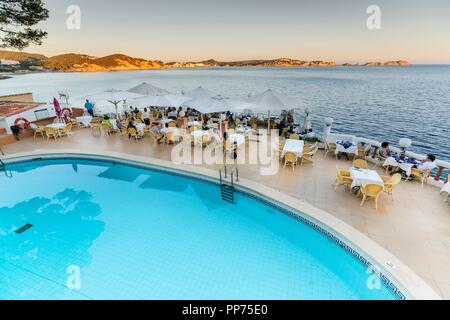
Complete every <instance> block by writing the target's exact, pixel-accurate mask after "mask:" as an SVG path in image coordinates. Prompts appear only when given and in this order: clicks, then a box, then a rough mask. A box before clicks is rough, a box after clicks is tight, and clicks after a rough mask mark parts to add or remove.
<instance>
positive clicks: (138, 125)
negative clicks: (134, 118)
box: [135, 123, 145, 134]
mask: <svg viewBox="0 0 450 320" xmlns="http://www.w3.org/2000/svg"><path fill="white" fill-rule="evenodd" d="M135 126H136V130H137V131H138V132H139V133H140V134H144V131H145V124H144V123H136V124H135Z"/></svg>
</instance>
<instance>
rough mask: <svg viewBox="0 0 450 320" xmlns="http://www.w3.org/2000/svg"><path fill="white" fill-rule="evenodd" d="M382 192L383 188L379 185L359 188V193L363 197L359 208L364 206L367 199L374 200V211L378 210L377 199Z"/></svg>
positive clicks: (367, 185)
mask: <svg viewBox="0 0 450 320" xmlns="http://www.w3.org/2000/svg"><path fill="white" fill-rule="evenodd" d="M383 190H384V188H383V187H382V186H380V185H379V184H366V185H365V186H361V189H360V192H361V194H362V195H363V199H362V201H361V207H362V206H363V205H364V202H365V201H366V200H367V199H374V201H375V209H378V198H379V197H380V194H381V193H382V192H383Z"/></svg>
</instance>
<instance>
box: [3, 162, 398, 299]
mask: <svg viewBox="0 0 450 320" xmlns="http://www.w3.org/2000/svg"><path fill="white" fill-rule="evenodd" d="M8 170H9V171H10V172H11V175H12V177H7V176H6V175H4V174H1V175H0V194H1V195H2V200H1V203H0V244H1V245H0V298H1V299H399V298H403V296H402V294H401V293H400V292H399V291H396V290H393V289H392V286H389V285H386V284H385V282H383V281H382V282H381V285H380V286H376V285H375V286H373V285H370V284H373V281H371V279H370V278H371V277H372V276H373V275H372V274H371V273H370V272H368V270H367V269H368V267H367V265H366V264H365V263H362V262H361V261H360V260H359V259H357V258H356V257H355V252H353V254H352V253H351V250H344V249H343V248H342V245H339V243H338V242H337V241H336V239H333V237H330V236H326V235H325V234H324V233H323V232H320V230H319V229H320V228H318V227H317V226H316V225H314V224H312V223H307V221H305V220H302V219H297V218H294V217H293V216H292V215H291V214H288V212H286V211H285V210H284V209H282V208H279V207H276V206H272V205H270V204H269V203H267V202H266V201H263V199H260V198H257V197H255V196H252V195H250V194H247V193H240V192H238V193H237V194H236V202H237V203H236V204H234V205H233V204H229V203H227V202H223V201H222V200H221V199H220V189H219V187H218V186H217V185H216V184H214V183H211V182H207V181H204V180H200V179H195V178H192V177H188V176H183V175H179V174H171V173H167V172H163V171H159V170H156V169H149V168H144V167H138V166H131V165H128V164H125V163H118V162H111V161H106V160H88V159H76V158H73V159H72V158H65V159H64V158H63V159H51V160H34V161H24V162H18V163H13V164H9V165H8ZM305 222H306V223H305ZM356 255H357V254H356ZM74 276H76V281H75V283H76V284H78V286H76V288H73V287H70V285H71V284H72V285H73V283H74V282H73V281H72V280H73V279H74V278H73V277H74ZM69 279H70V281H69V283H68V280H69ZM372 280H373V279H372ZM368 283H369V285H368ZM68 284H69V286H68Z"/></svg>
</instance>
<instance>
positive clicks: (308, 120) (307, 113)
mask: <svg viewBox="0 0 450 320" xmlns="http://www.w3.org/2000/svg"><path fill="white" fill-rule="evenodd" d="M302 129H303V130H305V131H306V132H308V131H309V130H310V129H312V125H311V110H310V109H309V108H306V109H305V121H304V122H303V128H302Z"/></svg>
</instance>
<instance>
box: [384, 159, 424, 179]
mask: <svg viewBox="0 0 450 320" xmlns="http://www.w3.org/2000/svg"><path fill="white" fill-rule="evenodd" d="M416 164H417V163H416V161H415V160H413V159H404V158H400V157H389V158H387V159H386V160H385V161H384V164H383V166H391V167H398V168H400V169H402V170H403V171H405V173H406V175H407V176H408V177H409V176H410V175H411V171H412V168H413V166H414V165H416Z"/></svg>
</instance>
